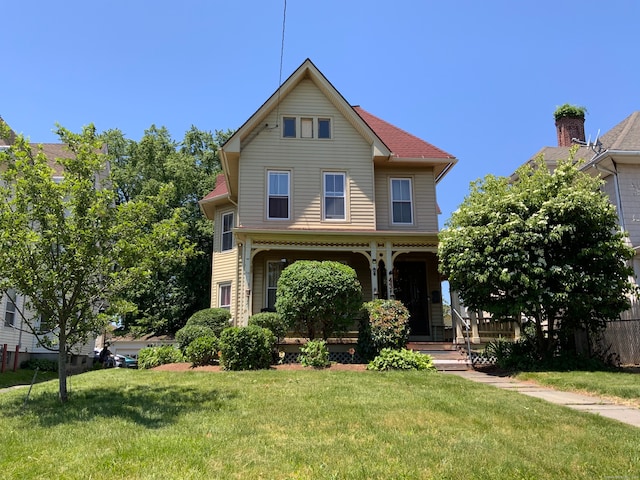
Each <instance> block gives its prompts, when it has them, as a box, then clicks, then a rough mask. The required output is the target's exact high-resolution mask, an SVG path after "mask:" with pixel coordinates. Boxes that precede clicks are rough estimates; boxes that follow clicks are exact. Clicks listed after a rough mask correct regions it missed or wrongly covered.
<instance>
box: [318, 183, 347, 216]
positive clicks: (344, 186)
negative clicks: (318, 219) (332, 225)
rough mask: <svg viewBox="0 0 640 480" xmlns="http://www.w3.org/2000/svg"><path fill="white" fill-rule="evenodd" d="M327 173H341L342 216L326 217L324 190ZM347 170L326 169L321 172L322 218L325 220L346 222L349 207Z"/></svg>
mask: <svg viewBox="0 0 640 480" xmlns="http://www.w3.org/2000/svg"><path fill="white" fill-rule="evenodd" d="M327 175H342V179H343V184H342V187H343V196H342V200H343V202H344V217H342V218H327V211H326V209H327V207H326V199H327V191H326V185H327V184H326V178H327ZM331 198H340V197H331ZM347 198H348V194H347V172H340V171H326V172H322V220H323V221H325V222H346V221H347V218H348V212H349V208H348V206H347Z"/></svg>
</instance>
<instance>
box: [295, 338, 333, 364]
mask: <svg viewBox="0 0 640 480" xmlns="http://www.w3.org/2000/svg"><path fill="white" fill-rule="evenodd" d="M300 363H301V364H302V366H303V367H315V368H325V367H328V366H329V365H331V362H330V361H329V349H328V348H327V342H326V341H324V340H309V341H308V342H307V343H306V344H304V345H303V346H302V347H300Z"/></svg>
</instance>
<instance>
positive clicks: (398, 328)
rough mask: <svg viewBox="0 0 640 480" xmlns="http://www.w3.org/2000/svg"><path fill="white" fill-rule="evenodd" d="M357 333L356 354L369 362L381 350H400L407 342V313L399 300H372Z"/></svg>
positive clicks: (366, 306) (367, 305)
mask: <svg viewBox="0 0 640 480" xmlns="http://www.w3.org/2000/svg"><path fill="white" fill-rule="evenodd" d="M363 308H364V310H365V312H366V315H364V318H363V319H362V320H361V322H360V329H359V331H358V353H359V354H360V356H361V357H362V358H364V359H366V360H371V359H372V358H373V357H375V356H376V355H377V354H378V353H380V351H381V350H382V349H383V348H392V349H401V348H404V347H405V346H406V345H407V341H408V340H409V311H408V310H407V308H406V307H405V306H404V305H403V304H402V302H400V301H399V300H382V299H378V300H373V301H371V302H367V303H365V304H364V305H363Z"/></svg>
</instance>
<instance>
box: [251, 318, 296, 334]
mask: <svg viewBox="0 0 640 480" xmlns="http://www.w3.org/2000/svg"><path fill="white" fill-rule="evenodd" d="M249 325H257V326H258V327H262V328H268V329H269V330H271V333H273V334H274V335H275V336H276V337H277V338H278V339H282V338H284V337H285V336H286V334H287V331H288V330H289V324H288V323H287V322H286V321H285V320H284V319H283V318H282V316H281V315H279V314H277V313H275V312H261V313H256V314H255V315H252V316H251V317H249Z"/></svg>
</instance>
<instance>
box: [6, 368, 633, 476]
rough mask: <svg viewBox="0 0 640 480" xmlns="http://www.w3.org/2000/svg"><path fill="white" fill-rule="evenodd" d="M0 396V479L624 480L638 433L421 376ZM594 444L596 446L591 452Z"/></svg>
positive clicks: (161, 379) (133, 383) (196, 382)
mask: <svg viewBox="0 0 640 480" xmlns="http://www.w3.org/2000/svg"><path fill="white" fill-rule="evenodd" d="M69 384H70V385H69V386H70V397H71V402H70V403H69V404H67V405H65V406H62V405H60V404H59V403H58V402H57V397H56V387H57V384H56V382H55V381H52V382H47V383H41V384H38V385H36V386H34V388H33V392H32V396H31V400H30V401H29V403H28V407H27V410H26V411H23V410H22V404H23V401H24V395H25V393H26V390H25V389H19V390H12V391H10V392H6V393H2V394H0V425H2V430H3V434H2V436H0V472H2V478H20V479H32V478H39V479H41V478H47V479H49V478H51V479H54V478H55V479H58V478H64V479H88V478H91V479H122V478H127V479H178V478H179V479H200V478H202V479H205V478H206V479H209V478H237V479H253V478H264V479H279V478H284V479H287V478H291V479H294V478H295V479H416V478H437V479H456V480H460V479H468V478H483V479H501V478H503V479H514V478H521V479H547V478H548V479H557V478H569V479H571V478H585V479H592V478H606V477H625V476H626V477H629V478H633V477H634V476H637V475H638V472H640V447H639V446H638V445H639V443H638V438H640V431H639V430H638V429H637V428H634V427H631V426H627V425H624V424H620V423H617V422H614V421H612V420H608V419H606V418H602V417H599V416H596V415H590V414H585V413H580V412H576V411H573V410H570V409H567V408H562V407H559V406H556V405H552V404H548V403H546V402H543V401H541V400H538V399H535V398H530V397H527V396H524V395H520V394H518V393H515V392H511V391H504V390H500V389H496V388H492V387H488V386H485V385H481V384H477V383H472V382H469V381H466V380H464V379H461V378H459V377H456V376H453V375H445V374H439V373H424V372H387V373H379V372H348V371H331V370H309V371H306V370H305V371H286V370H280V371H273V370H272V371H260V372H223V373H207V372H186V373H178V372H158V371H144V370H141V371H138V370H126V369H111V370H106V371H105V370H98V371H93V372H89V373H85V374H82V375H76V376H73V377H70V378H69ZM596 446H597V448H596Z"/></svg>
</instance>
